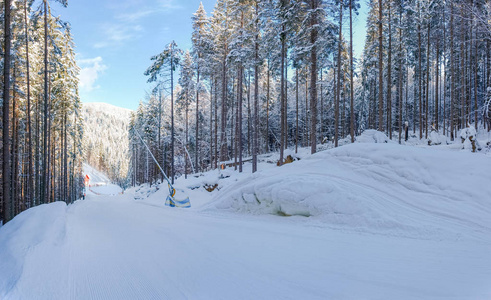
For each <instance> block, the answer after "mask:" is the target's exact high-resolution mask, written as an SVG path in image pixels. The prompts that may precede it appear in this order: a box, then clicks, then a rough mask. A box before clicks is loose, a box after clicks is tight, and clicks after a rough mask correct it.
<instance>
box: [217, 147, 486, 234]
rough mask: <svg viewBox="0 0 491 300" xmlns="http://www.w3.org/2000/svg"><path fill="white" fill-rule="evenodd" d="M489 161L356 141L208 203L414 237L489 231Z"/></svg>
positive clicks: (258, 177) (251, 180)
mask: <svg viewBox="0 0 491 300" xmlns="http://www.w3.org/2000/svg"><path fill="white" fill-rule="evenodd" d="M490 169H491V161H490V160H489V159H488V158H487V157H485V156H483V155H476V154H471V153H467V152H456V151H448V150H442V148H439V149H436V148H435V149H430V148H425V149H422V148H416V147H405V146H399V145H396V144H378V143H369V144H367V143H355V144H352V145H347V146H343V147H340V148H337V149H332V150H329V151H324V152H321V153H317V154H315V155H313V156H311V157H310V158H307V159H303V160H301V161H298V162H294V163H292V164H287V165H284V166H282V167H281V168H274V169H269V170H265V171H260V172H258V173H256V174H253V175H250V176H249V177H248V178H247V179H245V180H243V181H240V182H237V183H236V184H234V185H231V186H229V187H228V188H226V189H224V190H223V192H221V193H219V194H218V195H217V196H216V198H215V202H214V203H213V204H212V207H213V208H218V209H227V210H232V211H237V212H244V213H251V214H276V215H281V216H305V217H312V218H313V219H315V220H317V221H322V222H325V223H328V224H331V225H334V226H337V227H339V226H341V227H343V228H349V229H355V230H358V231H368V232H379V233H383V234H397V235H400V234H402V235H409V236H412V237H421V238H430V237H433V236H435V235H438V236H442V237H443V236H447V237H451V238H456V237H459V238H460V237H461V232H462V227H467V228H469V229H471V230H472V231H473V232H474V233H475V235H476V236H480V237H481V238H482V237H484V236H487V235H489V232H490V231H491V201H490V200H491V188H488V186H489V182H491V173H490V172H489V170H490Z"/></svg>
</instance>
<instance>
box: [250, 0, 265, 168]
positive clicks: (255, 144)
mask: <svg viewBox="0 0 491 300" xmlns="http://www.w3.org/2000/svg"><path fill="white" fill-rule="evenodd" d="M254 39H255V40H254V120H253V125H252V126H253V127H252V128H253V135H254V137H253V138H252V173H254V172H256V171H257V155H258V152H259V140H258V139H259V135H258V132H259V0H256V35H255V37H254ZM266 144H267V143H266Z"/></svg>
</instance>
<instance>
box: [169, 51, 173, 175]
mask: <svg viewBox="0 0 491 300" xmlns="http://www.w3.org/2000/svg"><path fill="white" fill-rule="evenodd" d="M170 47H171V48H170V50H171V51H170V52H171V54H170V116H171V117H170V119H171V142H170V147H171V150H170V152H171V171H170V175H171V183H172V184H174V41H172V43H171V46H170Z"/></svg>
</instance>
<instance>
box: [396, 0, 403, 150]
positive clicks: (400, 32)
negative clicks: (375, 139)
mask: <svg viewBox="0 0 491 300" xmlns="http://www.w3.org/2000/svg"><path fill="white" fill-rule="evenodd" d="M401 27H402V3H401V5H400V6H399V55H398V56H399V57H398V60H399V62H398V63H399V76H398V77H399V78H398V81H399V82H398V83H399V93H398V94H399V96H398V98H399V99H398V102H399V103H398V104H399V109H398V110H399V111H398V113H399V119H398V121H397V123H398V124H397V125H398V126H397V127H398V129H399V144H400V143H401V138H402V81H403V78H402V76H403V75H402V28H401Z"/></svg>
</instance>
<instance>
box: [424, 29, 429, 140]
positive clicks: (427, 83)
mask: <svg viewBox="0 0 491 300" xmlns="http://www.w3.org/2000/svg"><path fill="white" fill-rule="evenodd" d="M427 38H428V39H427V41H428V42H427V44H426V97H425V98H426V100H425V103H426V104H425V138H426V139H427V138H428V119H429V113H428V107H429V106H430V23H428V36H427Z"/></svg>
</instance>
